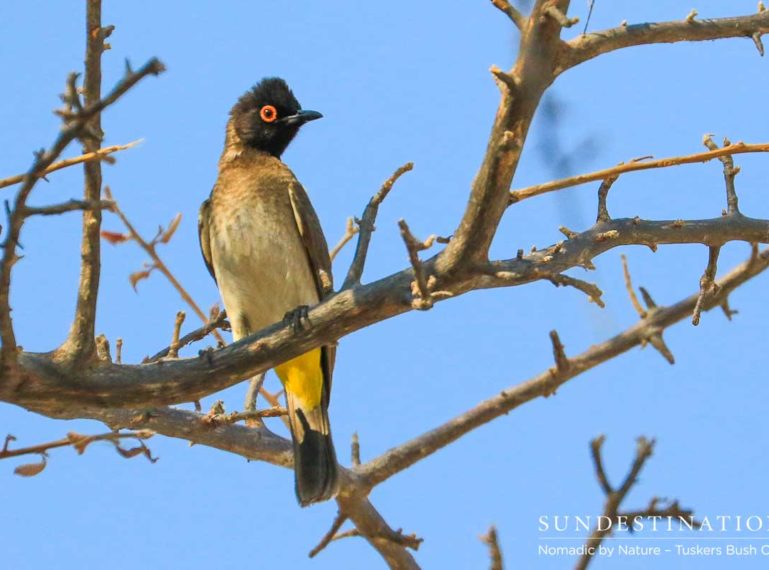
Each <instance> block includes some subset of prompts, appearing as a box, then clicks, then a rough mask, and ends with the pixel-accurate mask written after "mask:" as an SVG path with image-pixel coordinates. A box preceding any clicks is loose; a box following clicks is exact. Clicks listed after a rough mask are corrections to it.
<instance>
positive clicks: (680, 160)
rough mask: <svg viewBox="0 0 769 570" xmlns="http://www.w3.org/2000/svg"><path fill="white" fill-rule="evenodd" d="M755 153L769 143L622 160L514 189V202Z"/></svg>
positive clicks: (764, 150)
mask: <svg viewBox="0 0 769 570" xmlns="http://www.w3.org/2000/svg"><path fill="white" fill-rule="evenodd" d="M753 152H769V143H760V144H745V143H742V142H738V143H734V144H732V145H730V146H728V147H723V148H718V149H714V150H711V151H708V152H698V153H695V154H689V155H686V156H671V157H668V158H660V159H657V160H649V161H647V162H627V163H621V164H618V165H617V166H612V167H611V168H604V169H603V170H597V171H595V172H588V173H587V174H578V175H577V176H570V177H568V178H561V179H559V180H553V181H551V182H545V183H544V184H537V185H535V186H527V187H525V188H520V189H518V190H513V191H512V192H510V203H511V204H514V203H516V202H520V201H521V200H525V199H527V198H532V197H534V196H539V195H541V194H545V193H547V192H553V191H555V190H561V189H563V188H569V187H571V186H579V185H581V184H586V183H587V182H597V181H598V180H605V179H606V178H608V177H611V176H619V175H620V174H625V173H627V172H636V171H639V170H651V169H653V168H666V167H668V166H679V165H681V164H693V163H696V162H707V161H709V160H713V159H714V158H720V157H723V156H727V155H733V154H744V153H753Z"/></svg>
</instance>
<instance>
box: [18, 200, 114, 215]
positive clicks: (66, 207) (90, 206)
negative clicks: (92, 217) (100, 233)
mask: <svg viewBox="0 0 769 570" xmlns="http://www.w3.org/2000/svg"><path fill="white" fill-rule="evenodd" d="M114 205H115V203H114V202H111V201H109V200H96V201H91V200H69V201H67V202H62V203H61V204H54V205H52V206H41V207H32V206H25V207H24V208H23V209H22V212H23V215H24V216H26V217H29V216H56V215H59V214H64V213H66V212H79V211H84V210H112V208H113V206H114Z"/></svg>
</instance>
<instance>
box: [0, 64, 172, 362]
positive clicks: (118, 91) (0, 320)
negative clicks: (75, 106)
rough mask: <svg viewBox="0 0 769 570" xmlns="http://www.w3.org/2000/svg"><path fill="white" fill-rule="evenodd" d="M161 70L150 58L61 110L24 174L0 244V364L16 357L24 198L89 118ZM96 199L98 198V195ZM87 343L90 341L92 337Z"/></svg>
mask: <svg viewBox="0 0 769 570" xmlns="http://www.w3.org/2000/svg"><path fill="white" fill-rule="evenodd" d="M164 69H165V68H164V67H163V64H162V63H160V61H159V60H158V59H155V58H153V59H151V60H150V61H148V62H147V63H146V64H145V65H144V66H143V67H142V68H141V69H139V70H138V71H136V72H130V73H128V74H126V75H125V76H124V77H123V79H122V80H121V81H119V82H118V84H117V85H116V86H115V87H114V88H113V89H112V91H111V92H110V93H109V94H108V95H107V96H106V97H104V98H103V99H101V100H100V101H97V102H94V103H92V104H90V105H88V106H86V107H85V108H82V109H80V110H78V111H76V112H74V113H73V112H70V111H67V112H65V113H62V116H63V117H64V128H63V129H62V130H61V132H60V133H59V136H58V137H57V138H56V140H55V141H54V143H53V144H52V145H51V147H50V148H49V149H48V150H47V151H44V152H40V153H38V154H37V155H36V157H35V161H34V163H33V165H32V167H31V168H30V170H29V172H28V173H27V174H26V175H25V176H24V179H23V181H22V183H21V188H20V189H19V191H18V193H17V194H16V198H15V199H14V203H13V207H12V209H11V213H10V216H9V221H8V227H7V230H6V231H7V233H6V238H5V241H4V242H3V246H2V248H3V257H2V262H0V341H2V348H0V355H1V356H2V362H3V365H4V366H12V365H13V362H14V361H15V356H16V337H15V335H14V332H13V320H12V318H11V315H10V305H9V292H10V284H11V271H12V268H13V265H14V264H15V263H16V262H17V261H18V259H19V257H18V256H17V255H16V246H17V245H18V243H19V236H20V234H21V228H22V226H23V224H24V219H25V218H24V215H23V209H24V208H25V207H26V203H27V199H28V198H29V195H30V193H31V192H32V189H33V188H34V187H35V184H36V183H37V181H38V180H39V178H40V175H41V174H42V173H44V172H45V170H46V168H48V167H49V166H51V165H52V164H53V163H54V161H56V159H57V158H58V157H59V155H60V154H61V153H62V152H63V151H64V149H65V148H66V147H67V146H68V145H69V144H70V143H71V142H72V141H73V140H74V139H75V138H77V137H78V136H80V135H81V133H82V131H83V129H84V128H86V125H87V124H88V122H89V120H90V119H91V117H93V116H94V115H96V114H97V113H100V112H101V111H103V110H104V109H106V108H107V107H109V106H110V105H112V104H113V103H115V102H116V101H117V100H118V99H120V97H122V96H123V95H124V94H125V93H126V92H128V91H129V90H130V89H131V88H132V87H133V86H134V85H136V84H137V83H138V82H139V81H141V80H142V79H144V78H145V77H147V76H149V75H158V74H160V73H162V72H163V71H164ZM96 199H97V200H98V199H99V196H97V197H96ZM91 342H93V339H92V340H91Z"/></svg>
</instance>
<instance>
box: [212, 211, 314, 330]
mask: <svg viewBox="0 0 769 570" xmlns="http://www.w3.org/2000/svg"><path fill="white" fill-rule="evenodd" d="M265 206H266V205H265V204H249V207H248V208H242V209H241V210H239V211H238V212H237V214H236V215H234V216H231V217H229V218H228V219H227V220H221V221H218V223H217V224H216V230H215V231H214V232H212V234H213V235H212V236H211V249H212V258H213V265H214V271H215V273H216V278H217V282H218V285H219V290H220V292H221V295H222V300H223V301H224V307H225V308H226V309H227V315H228V316H229V319H230V322H231V323H232V330H233V336H234V337H235V339H236V340H237V339H239V338H241V337H243V336H246V335H247V334H250V333H253V332H256V331H258V330H259V329H261V328H264V327H266V326H268V325H270V324H273V323H276V322H278V321H280V320H282V319H283V317H284V315H285V314H286V312H288V311H291V310H293V309H295V308H296V307H298V306H300V305H314V304H316V303H317V302H318V293H317V290H316V286H315V281H314V278H313V275H312V273H311V270H310V267H309V262H308V261H307V254H306V252H305V249H304V244H303V243H302V241H301V238H300V237H299V233H298V231H297V229H296V226H295V225H294V219H293V216H291V217H287V216H275V212H269V211H267V208H265ZM267 206H268V205H267ZM276 218H277V219H276ZM278 220H280V221H278ZM255 221H258V222H257V223H255ZM243 317H245V319H244V318H243Z"/></svg>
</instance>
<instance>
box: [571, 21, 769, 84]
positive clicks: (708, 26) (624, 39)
mask: <svg viewBox="0 0 769 570" xmlns="http://www.w3.org/2000/svg"><path fill="white" fill-rule="evenodd" d="M767 32H769V11H762V12H758V13H757V14H753V15H750V16H737V17H733V18H715V19H712V20H697V22H696V25H693V23H692V22H689V21H687V20H686V19H684V20H680V21H675V22H661V23H652V24H638V25H632V26H628V25H624V26H618V27H616V28H612V29H610V30H602V31H598V32H594V33H591V34H585V35H581V36H578V37H576V38H574V39H573V40H571V41H569V42H567V43H566V44H565V47H564V49H563V52H562V54H561V56H560V58H559V61H558V67H557V70H556V73H563V72H564V71H566V70H567V69H569V68H572V67H574V66H576V65H579V64H580V63H584V62H586V61H588V60H590V59H593V58H594V57H597V56H599V55H601V54H604V53H609V52H611V51H615V50H618V49H622V48H626V47H631V46H639V45H648V44H661V43H676V42H699V41H709V40H718V39H724V38H752V37H753V35H754V34H765V33H767Z"/></svg>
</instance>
